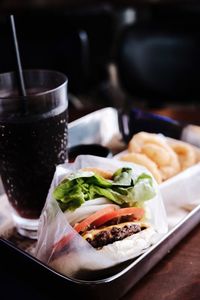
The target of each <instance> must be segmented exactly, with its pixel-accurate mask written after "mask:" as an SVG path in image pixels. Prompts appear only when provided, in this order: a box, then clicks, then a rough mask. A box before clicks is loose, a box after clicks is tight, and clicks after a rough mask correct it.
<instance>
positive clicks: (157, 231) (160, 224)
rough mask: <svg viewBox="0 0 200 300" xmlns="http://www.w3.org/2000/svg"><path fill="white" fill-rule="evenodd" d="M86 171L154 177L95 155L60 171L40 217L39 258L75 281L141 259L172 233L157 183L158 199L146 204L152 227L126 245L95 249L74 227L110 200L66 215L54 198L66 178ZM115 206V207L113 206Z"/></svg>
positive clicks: (83, 157) (115, 243) (156, 197)
mask: <svg viewBox="0 0 200 300" xmlns="http://www.w3.org/2000/svg"><path fill="white" fill-rule="evenodd" d="M86 167H95V168H103V169H104V170H108V171H112V172H115V171H116V170H117V169H119V168H122V167H131V168H132V169H133V170H134V172H133V174H134V176H135V178H136V177H138V176H139V175H141V174H143V173H145V174H150V173H149V171H147V170H146V169H145V168H144V167H142V166H139V165H136V164H133V163H129V162H121V161H118V160H116V159H108V158H101V157H97V156H91V155H80V156H78V157H77V158H76V160H75V162H74V163H66V164H63V165H59V166H58V167H57V168H56V172H55V175H54V178H53V181H52V184H51V188H50V190H49V193H48V197H47V200H46V204H45V207H44V209H43V212H42V214H41V217H40V224H39V231H38V242H37V246H36V251H35V256H36V257H37V258H38V259H40V260H41V261H43V262H44V263H46V264H48V265H49V266H51V267H52V268H53V269H55V270H56V271H58V272H60V273H62V274H64V275H66V276H71V277H75V278H76V277H78V278H80V276H81V275H80V274H85V273H88V272H90V271H96V270H102V269H107V268H110V267H113V266H116V265H117V264H119V263H122V262H124V261H127V260H129V259H133V258H135V257H137V256H139V255H141V254H142V253H144V251H146V250H147V249H148V248H149V247H150V246H151V245H153V244H155V243H156V242H157V241H158V240H159V239H160V238H161V237H163V235H164V234H165V233H166V232H167V231H168V225H167V219H166V213H165V207H164V205H163V201H162V196H161V193H160V191H159V189H158V185H157V183H156V181H155V180H154V179H153V188H154V190H155V192H156V193H155V196H154V197H153V198H151V199H150V200H148V201H145V202H144V209H145V213H146V214H145V222H146V223H147V224H149V227H147V228H146V229H145V230H142V231H141V232H138V233H135V234H133V235H132V236H129V237H126V238H125V239H124V240H123V243H122V241H117V242H114V243H113V244H109V245H107V246H104V247H103V248H102V249H98V250H97V249H95V248H93V247H92V246H91V245H90V244H89V243H88V242H87V241H86V240H85V239H83V238H82V236H81V235H79V234H78V233H77V231H76V230H74V229H73V227H72V226H71V225H70V223H71V224H73V223H76V222H77V220H78V219H77V218H79V219H80V218H82V217H83V215H85V214H86V215H87V211H89V212H91V211H92V210H94V211H95V210H96V208H95V206H100V207H104V206H106V205H108V200H106V199H105V198H98V199H95V200H90V201H86V202H85V203H84V204H82V205H81V207H79V208H78V209H77V210H75V211H74V213H73V212H70V213H65V212H64V213H63V212H62V210H61V209H60V207H59V205H58V202H57V201H56V200H55V199H54V197H53V191H54V189H55V187H56V186H57V185H58V184H59V183H60V182H61V180H62V179H63V178H65V177H66V176H68V175H69V174H70V173H72V172H76V171H78V170H80V169H82V168H86ZM150 175H151V174H150ZM92 201H93V202H92ZM109 202H110V201H109ZM113 205H115V204H114V203H113ZM75 213H76V214H77V217H76V216H75V217H74V215H73V214H75ZM80 216H81V217H80ZM69 222H70V223H69ZM55 245H56V246H57V245H59V246H60V245H61V246H62V247H57V248H56V246H55ZM58 248H60V251H58ZM55 249H56V251H55Z"/></svg>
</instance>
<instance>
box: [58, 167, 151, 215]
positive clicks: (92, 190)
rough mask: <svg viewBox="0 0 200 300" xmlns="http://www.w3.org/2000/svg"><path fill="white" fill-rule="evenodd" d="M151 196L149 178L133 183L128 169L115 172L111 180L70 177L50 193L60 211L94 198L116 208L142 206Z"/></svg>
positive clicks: (92, 175)
mask: <svg viewBox="0 0 200 300" xmlns="http://www.w3.org/2000/svg"><path fill="white" fill-rule="evenodd" d="M155 195H156V191H155V187H154V184H153V180H152V177H151V176H150V175H148V174H145V173H143V174H141V175H140V176H138V177H137V178H136V179H133V170H132V169H131V168H121V169H118V170H117V171H116V172H115V173H114V174H113V178H112V180H108V179H105V178H103V177H101V176H100V175H97V174H95V173H93V172H77V173H73V174H71V175H70V176H69V177H68V178H66V179H64V180H63V181H62V182H61V183H60V184H59V185H58V186H57V187H56V188H55V190H54V192H53V196H54V198H55V199H56V200H57V201H58V203H59V205H60V207H61V209H62V210H63V211H65V210H72V211H73V210H75V209H76V208H78V207H80V206H81V205H82V204H83V203H84V202H85V201H87V200H91V199H95V198H98V197H105V198H107V199H109V200H110V201H112V202H114V203H116V204H118V205H120V206H142V205H143V202H144V201H146V200H149V199H151V198H153V197H154V196H155Z"/></svg>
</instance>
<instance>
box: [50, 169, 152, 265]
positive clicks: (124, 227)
mask: <svg viewBox="0 0 200 300" xmlns="http://www.w3.org/2000/svg"><path fill="white" fill-rule="evenodd" d="M155 195H156V186H155V181H154V180H153V178H152V176H151V175H150V174H149V173H146V172H143V173H140V174H139V175H138V173H137V172H135V170H134V167H130V166H124V167H122V168H117V169H116V170H115V171H114V172H113V171H110V170H108V169H105V168H98V167H87V168H81V169H79V170H77V171H74V172H71V173H70V174H68V175H67V176H66V177H65V178H64V179H63V180H62V181H61V182H60V183H59V184H58V185H57V186H56V187H55V189H54V191H53V198H54V200H55V201H56V202H57V203H58V205H59V207H60V209H61V210H62V212H63V213H64V216H65V218H66V220H67V221H68V222H69V224H70V225H71V226H72V227H73V234H68V235H65V236H63V237H62V238H61V239H60V240H58V241H57V242H56V243H55V244H54V246H53V252H54V256H53V257H54V258H56V260H57V262H58V258H59V261H60V262H61V261H62V260H60V257H61V256H62V255H61V254H62V253H64V252H65V251H66V249H67V247H68V246H69V245H70V242H71V241H72V240H73V239H74V237H75V235H76V234H78V235H79V236H81V237H82V239H84V240H85V241H86V242H87V243H88V244H89V245H90V246H91V247H92V248H93V249H95V250H96V251H98V253H102V254H106V255H109V256H110V257H112V260H114V261H116V262H121V261H124V260H127V259H130V258H132V257H135V256H137V255H139V254H141V252H142V251H143V250H144V249H146V248H147V247H149V246H150V244H151V237H152V236H153V235H154V234H155V229H154V228H153V226H152V224H151V223H150V222H149V221H148V220H149V212H148V210H147V207H146V202H148V200H150V199H152V198H154V197H155ZM61 264H62V263H61Z"/></svg>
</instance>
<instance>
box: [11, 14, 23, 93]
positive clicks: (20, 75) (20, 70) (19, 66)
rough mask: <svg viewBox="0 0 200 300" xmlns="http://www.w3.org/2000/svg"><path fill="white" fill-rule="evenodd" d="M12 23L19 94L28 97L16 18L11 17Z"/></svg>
mask: <svg viewBox="0 0 200 300" xmlns="http://www.w3.org/2000/svg"><path fill="white" fill-rule="evenodd" d="M10 22H11V28H12V34H13V41H14V48H15V54H16V63H17V75H18V83H19V92H20V94H21V96H26V89H25V84H24V76H23V71H22V65H21V59H20V54H19V47H18V42H17V34H16V29H15V20H14V16H13V15H10Z"/></svg>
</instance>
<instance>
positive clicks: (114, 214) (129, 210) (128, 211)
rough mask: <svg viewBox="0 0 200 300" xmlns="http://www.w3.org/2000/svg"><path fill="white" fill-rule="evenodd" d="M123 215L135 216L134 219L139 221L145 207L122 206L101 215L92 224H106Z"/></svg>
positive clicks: (96, 225)
mask: <svg viewBox="0 0 200 300" xmlns="http://www.w3.org/2000/svg"><path fill="white" fill-rule="evenodd" d="M122 216H133V220H135V221H136V220H137V221H139V220H140V219H141V218H142V217H143V216H144V209H142V208H139V207H126V208H120V209H117V210H114V211H111V212H108V213H107V214H105V215H102V216H100V217H99V218H98V219H96V220H95V221H93V223H92V225H93V226H95V227H96V228H98V227H99V226H101V225H103V224H105V223H106V222H108V221H111V220H112V219H114V218H118V217H122Z"/></svg>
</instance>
